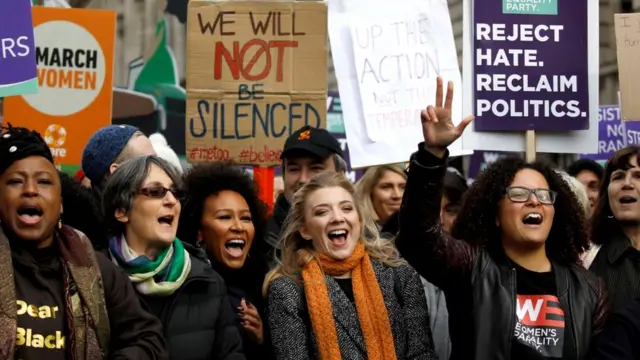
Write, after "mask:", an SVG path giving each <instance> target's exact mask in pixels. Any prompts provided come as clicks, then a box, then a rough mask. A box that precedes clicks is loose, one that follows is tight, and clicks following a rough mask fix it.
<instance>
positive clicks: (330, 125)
mask: <svg viewBox="0 0 640 360" xmlns="http://www.w3.org/2000/svg"><path fill="white" fill-rule="evenodd" d="M326 129H327V131H329V132H330V133H331V135H333V137H335V138H336V139H337V140H338V142H340V147H341V148H342V151H343V153H344V160H345V161H346V163H347V172H346V174H345V175H346V176H347V177H348V178H349V180H351V182H354V183H355V182H356V181H358V180H360V178H361V177H362V176H363V175H364V169H360V170H354V169H353V168H352V167H351V156H350V155H349V144H348V143H347V135H346V134H345V129H344V116H343V114H342V105H341V101H340V95H338V93H337V92H334V91H330V92H329V93H328V96H327V128H326ZM281 175H282V168H281V167H280V166H277V167H276V168H275V176H281Z"/></svg>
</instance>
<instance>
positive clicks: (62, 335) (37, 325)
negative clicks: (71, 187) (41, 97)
mask: <svg viewBox="0 0 640 360" xmlns="http://www.w3.org/2000/svg"><path fill="white" fill-rule="evenodd" d="M62 212H63V206H62V197H61V185H60V177H59V174H58V170H56V167H55V166H54V164H53V158H52V156H51V150H49V147H48V146H47V145H46V143H45V142H44V140H43V139H42V137H40V134H38V133H37V132H35V131H31V130H29V129H25V128H21V127H12V126H11V125H9V126H2V127H0V268H1V269H2V276H3V279H4V281H3V283H2V284H1V285H0V334H2V341H1V342H0V358H1V359H24V360H41V359H49V360H57V359H75V360H96V359H118V360H125V359H130V360H138V359H148V360H152V359H168V354H167V352H166V349H165V342H164V339H163V338H162V328H161V325H160V322H159V321H158V319H156V318H155V317H154V316H152V315H151V314H149V313H147V312H146V311H144V310H143V309H142V307H141V306H140V303H139V301H138V299H137V297H136V293H135V292H134V290H133V288H132V286H131V284H130V283H129V281H128V280H127V277H126V275H125V274H124V273H123V272H122V271H121V270H120V269H118V268H117V267H116V266H114V265H113V264H112V263H111V262H110V261H109V260H108V259H107V258H106V257H105V256H104V255H102V254H100V253H96V252H94V250H93V248H92V246H91V243H90V241H89V239H87V237H86V236H85V235H84V234H83V233H81V232H80V231H78V230H76V229H74V228H71V227H69V226H67V225H65V224H64V223H63V222H62V221H61V214H62ZM16 334H17V335H16Z"/></svg>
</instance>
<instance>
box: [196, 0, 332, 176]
mask: <svg viewBox="0 0 640 360" xmlns="http://www.w3.org/2000/svg"><path fill="white" fill-rule="evenodd" d="M326 44H327V6H326V4H325V3H322V2H315V1H313V2H264V1H260V2H257V1H255V2H250V1H216V2H210V1H190V2H189V15H188V21H187V114H186V123H185V126H186V129H185V130H186V146H187V149H186V156H187V160H188V161H189V162H191V163H194V162H205V161H215V160H235V161H236V162H238V163H241V164H247V165H262V166H269V165H276V164H278V163H279V162H280V154H281V153H282V147H283V145H284V141H285V139H286V138H287V137H288V136H289V135H291V133H293V132H294V131H296V130H297V129H299V128H301V127H303V126H305V125H310V126H313V127H322V128H324V127H325V126H326V99H327V78H326V76H327V70H326V69H327V55H326Z"/></svg>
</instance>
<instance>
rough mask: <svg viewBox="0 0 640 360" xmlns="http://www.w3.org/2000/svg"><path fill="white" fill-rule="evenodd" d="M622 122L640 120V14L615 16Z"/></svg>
mask: <svg viewBox="0 0 640 360" xmlns="http://www.w3.org/2000/svg"><path fill="white" fill-rule="evenodd" d="M614 22H615V32H616V45H617V53H618V81H619V82H620V106H621V108H622V120H624V121H627V120H640V102H638V96H640V82H638V76H640V71H639V70H638V62H639V61H640V13H635V14H615V16H614Z"/></svg>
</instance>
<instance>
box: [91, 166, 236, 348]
mask: <svg viewBox="0 0 640 360" xmlns="http://www.w3.org/2000/svg"><path fill="white" fill-rule="evenodd" d="M181 185H182V179H181V178H180V174H179V173H178V170H177V169H176V168H175V167H174V166H173V165H171V164H169V163H168V162H167V161H165V160H163V159H161V158H159V157H157V156H153V155H150V156H142V157H137V158H133V159H131V160H128V161H126V162H124V163H122V164H121V165H120V166H119V167H118V169H116V170H115V171H114V172H113V174H111V176H110V177H109V179H108V180H107V182H106V184H105V187H104V193H103V196H104V198H103V204H104V214H105V219H106V222H107V223H106V225H107V228H108V229H109V234H110V235H111V238H110V240H109V251H108V252H109V255H110V257H111V259H112V261H113V262H114V263H115V264H116V265H118V266H119V267H121V268H122V269H123V270H124V271H125V272H126V273H127V274H128V275H129V280H131V282H132V283H133V285H134V288H135V289H136V290H137V292H138V295H139V298H140V300H141V301H142V302H143V303H144V304H145V305H146V306H147V308H149V309H150V311H151V312H152V313H153V314H154V315H156V316H157V317H158V318H159V319H160V321H161V322H162V325H163V326H164V335H165V337H166V339H167V342H168V346H169V351H170V353H171V358H172V359H180V360H208V359H227V360H230V359H234V360H235V359H245V356H244V355H243V354H242V340H241V338H240V334H239V333H238V330H237V329H236V326H235V315H234V312H233V311H232V309H231V305H230V304H229V299H228V297H227V291H226V288H225V285H224V281H223V280H222V278H221V277H220V275H218V274H217V273H215V272H214V271H213V270H212V269H211V266H209V264H208V263H207V262H206V258H205V259H203V258H201V257H200V255H201V251H199V250H198V249H196V248H194V247H192V246H189V245H188V244H185V243H183V242H182V241H180V240H179V239H178V238H177V237H176V232H177V230H178V219H179V218H180V211H181V204H180V200H179V199H180V198H181V195H180V194H181Z"/></svg>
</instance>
